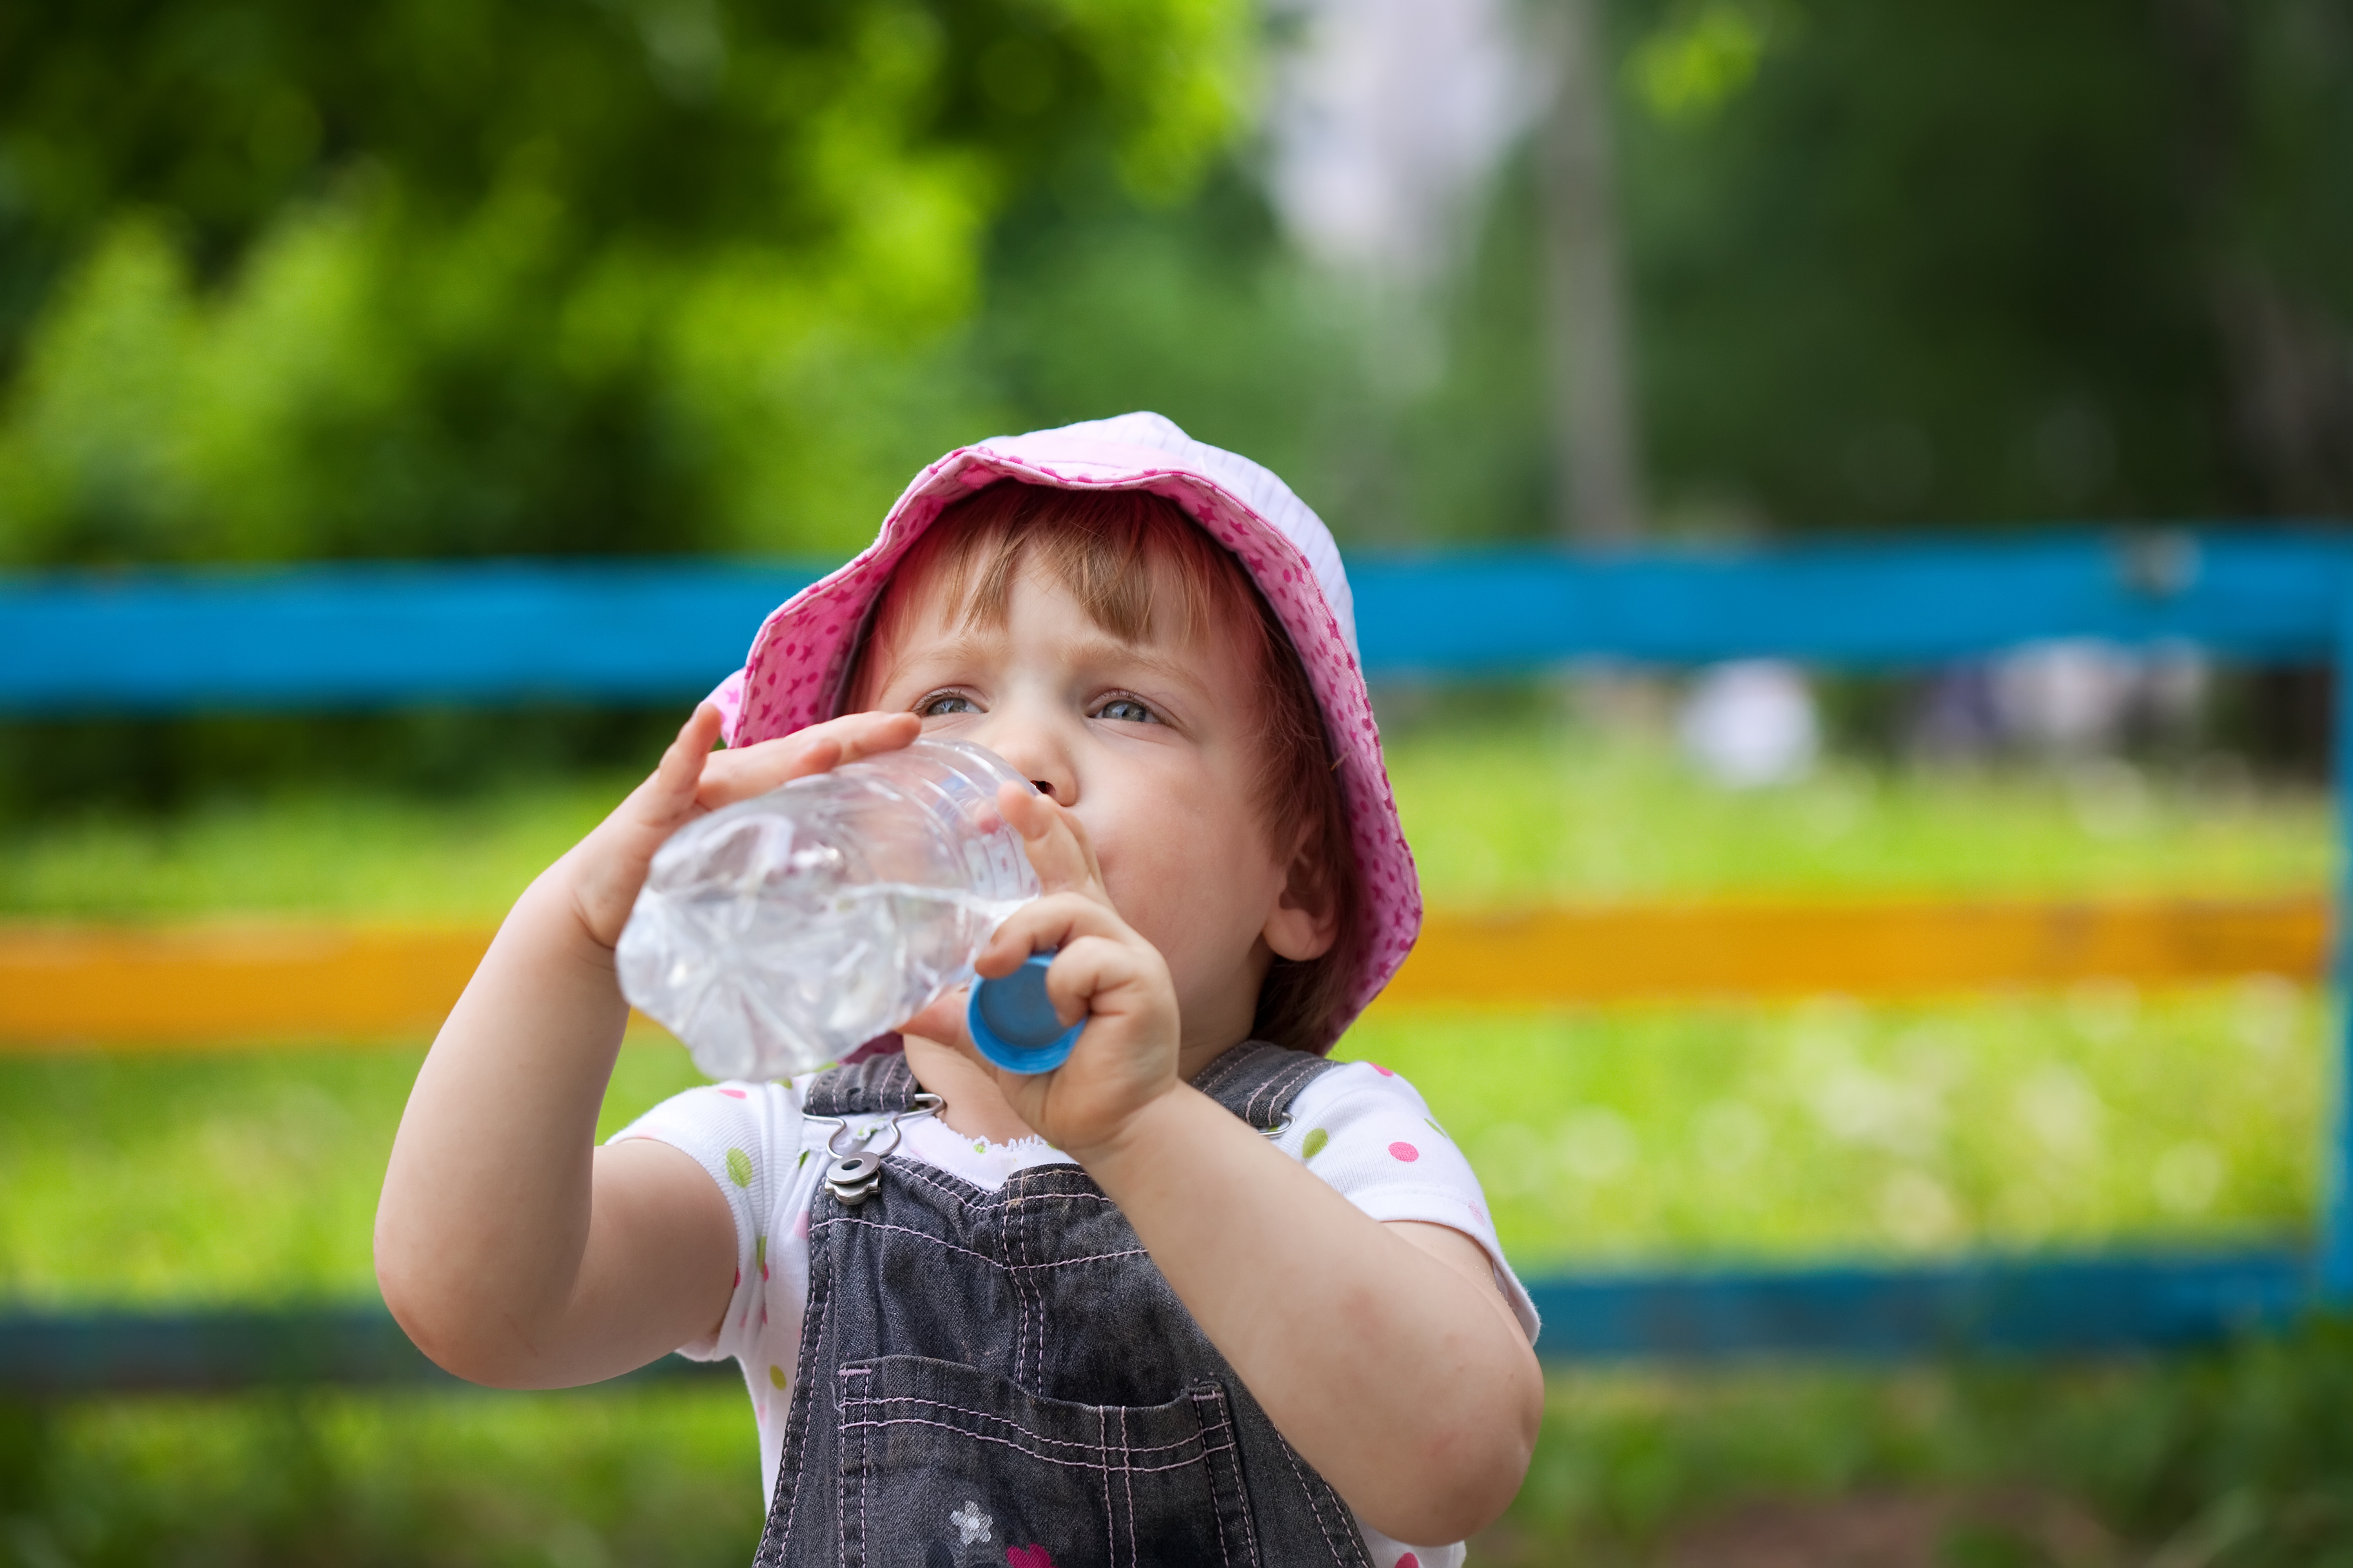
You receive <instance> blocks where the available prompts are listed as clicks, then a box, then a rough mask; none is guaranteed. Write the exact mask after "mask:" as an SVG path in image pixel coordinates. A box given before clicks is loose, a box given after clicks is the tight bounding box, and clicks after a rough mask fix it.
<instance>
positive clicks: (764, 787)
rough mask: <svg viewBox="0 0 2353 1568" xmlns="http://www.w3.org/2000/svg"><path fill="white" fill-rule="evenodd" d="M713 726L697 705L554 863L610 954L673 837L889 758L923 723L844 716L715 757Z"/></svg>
mask: <svg viewBox="0 0 2353 1568" xmlns="http://www.w3.org/2000/svg"><path fill="white" fill-rule="evenodd" d="M719 728H720V717H719V710H718V709H717V708H716V707H714V706H712V704H711V703H708V702H705V703H702V705H701V706H699V707H697V708H696V709H695V710H694V715H693V717H692V718H690V719H689V720H687V721H686V723H685V726H684V727H683V728H681V730H680V731H679V732H678V739H677V740H675V741H673V742H670V750H668V751H666V752H663V753H662V759H661V763H660V764H659V766H658V767H656V768H655V769H654V771H653V773H651V775H649V777H648V778H647V780H646V782H645V783H643V784H639V785H638V787H637V788H636V789H634V790H631V791H630V792H629V795H628V799H626V800H624V801H622V802H621V804H620V805H617V806H616V807H615V808H614V809H613V815H612V816H608V817H607V818H606V819H605V820H604V821H603V822H601V823H599V824H598V825H597V826H596V828H595V830H594V831H592V832H591V833H590V834H589V835H588V837H586V838H584V839H582V840H581V841H580V842H579V843H578V844H577V845H575V846H574V847H573V848H572V850H571V852H570V853H569V854H567V855H565V857H564V858H563V859H561V860H559V861H557V862H556V866H555V869H556V870H557V872H558V873H559V874H560V875H561V876H563V877H564V879H565V882H566V884H567V886H568V889H569V893H570V898H571V904H572V911H573V914H574V916H575V918H577V919H578V921H579V922H580V927H581V929H582V931H585V932H586V934H587V936H588V938H589V939H590V940H591V941H592V942H596V944H597V945H599V946H600V947H605V948H608V949H609V948H611V947H612V946H613V945H614V944H615V943H616V942H619V941H620V940H621V928H622V927H623V926H624V925H626V924H628V919H629V910H631V909H632V908H633V907H634V906H635V905H636V903H637V901H638V889H640V888H642V887H644V886H645V881H646V868H648V867H649V866H650V865H651V864H652V863H653V858H654V851H655V850H657V849H659V848H660V847H662V845H663V843H664V842H665V841H666V840H667V839H668V838H669V837H670V835H671V834H673V833H675V832H677V831H678V830H679V829H680V828H681V827H683V826H686V825H687V824H688V823H690V822H691V821H693V820H694V819H695V818H696V817H698V816H702V815H703V814H705V813H706V812H712V811H716V810H718V809H719V808H720V807H721V806H723V805H733V804H734V803H735V802H737V801H739V800H749V799H751V798H752V797H753V796H754V795H765V794H766V793H767V792H768V791H770V790H772V789H775V788H776V787H777V786H779V785H781V784H789V783H791V782H792V781H793V780H795V779H797V778H807V776H808V775H809V774H811V773H825V772H827V771H828V770H830V769H833V768H837V767H839V766H840V765H841V764H842V763H851V762H856V761H857V760H858V759H859V758H860V757H871V756H874V755H876V754H877V753H879V752H895V751H897V750H898V749H899V748H900V747H902V746H904V745H906V744H907V743H908V742H911V741H913V740H914V739H915V737H916V736H917V735H918V734H920V733H921V732H922V731H923V723H922V721H920V720H918V719H917V718H916V717H915V716H914V715H913V713H849V714H844V715H843V716H842V717H841V718H839V719H832V720H828V721H826V722H825V723H822V724H812V725H810V726H809V727H808V728H807V729H806V730H801V731H796V732H794V733H792V734H790V735H786V736H784V737H783V738H781V739H779V740H775V741H763V742H760V743H759V744H757V745H754V746H746V747H744V749H743V750H741V751H726V752H713V751H712V749H711V748H712V745H714V744H715V743H716V742H718V740H719Z"/></svg>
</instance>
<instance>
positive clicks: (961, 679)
mask: <svg viewBox="0 0 2353 1568" xmlns="http://www.w3.org/2000/svg"><path fill="white" fill-rule="evenodd" d="M892 593H893V594H894V595H900V594H904V595H911V598H910V600H909V601H908V602H907V603H905V604H904V605H902V606H898V607H897V613H896V614H895V615H894V616H892V617H891V619H890V621H889V623H888V626H889V629H888V632H887V634H886V636H885V637H883V639H882V640H881V641H880V642H878V644H877V646H876V647H874V648H873V649H872V650H871V654H870V656H869V657H870V658H871V659H872V661H873V663H872V666H871V668H873V669H874V671H875V672H876V674H875V676H874V678H873V679H872V681H871V691H872V698H871V702H870V704H869V705H870V706H871V707H872V708H874V709H877V710H882V711H886V712H889V711H899V712H913V713H914V714H916V715H917V716H918V717H919V718H921V719H922V720H923V733H924V734H926V735H936V736H940V737H942V738H944V739H955V740H965V741H973V742H977V743H979V744H981V745H984V746H987V747H988V748H989V749H990V750H991V751H993V752H997V754H999V755H1000V756H1002V757H1004V758H1005V759H1006V760H1007V761H1008V762H1009V763H1012V764H1013V765H1014V766H1015V767H1016V768H1018V769H1020V770H1021V771H1022V772H1023V773H1026V774H1027V775H1028V776H1029V779H1030V780H1031V781H1032V782H1033V783H1035V784H1037V786H1038V787H1039V789H1040V790H1043V791H1045V792H1046V793H1048V794H1050V795H1052V796H1053V797H1054V799H1055V800H1056V801H1057V802H1059V803H1060V805H1063V806H1066V807H1068V808H1069V809H1070V810H1071V812H1072V813H1073V814H1074V815H1075V816H1077V817H1078V819H1079V821H1080V822H1081V824H1082V826H1084V827H1085V829H1086V831H1087V835H1088V837H1089V838H1090V839H1091V840H1092V843H1093V845H1094V848H1095V852H1096V854H1097V856H1098V858H1100V860H1101V863H1102V867H1103V882H1104V886H1105V889H1106V890H1107V891H1108V892H1109V893H1110V895H1111V899H1112V901H1113V904H1115V905H1116V906H1117V907H1118V910H1119V912H1120V914H1121V915H1122V916H1123V917H1124V919H1125V920H1126V921H1128V923H1129V924H1131V925H1133V926H1134V928H1135V930H1136V931H1137V932H1138V933H1139V934H1141V935H1142V936H1143V937H1144V938H1145V940H1146V941H1147V942H1151V943H1152V944H1153V946H1155V948H1157V949H1158V950H1159V951H1160V954H1161V956H1162V957H1163V958H1164V959H1165V960H1166V961H1167V963H1168V967H1169V972H1170V974H1171V977H1172V978H1173V979H1174V980H1175V982H1176V1000H1177V1005H1178V1007H1179V1008H1180V1009H1181V1012H1182V1017H1183V1026H1184V1037H1185V1044H1186V1045H1187V1047H1192V1046H1196V1045H1198V1044H1208V1043H1215V1044H1218V1045H1219V1046H1222V1045H1229V1044H1231V1043H1232V1042H1233V1041H1235V1040H1238V1039H1240V1038H1241V1037H1243V1036H1244V1035H1245V1034H1247V1032H1248V1030H1249V1028H1250V1021H1251V1016H1252V1014H1253V1011H1254V1009H1255V1006H1256V1002H1257V995H1258V988H1259V983H1260V982H1261V980H1262V979H1263V978H1264V975H1265V973H1266V968H1267V964H1268V963H1269V961H1270V958H1271V954H1272V953H1274V952H1281V953H1282V956H1284V957H1287V958H1307V957H1313V956H1314V955H1315V953H1316V952H1321V951H1322V949H1323V947H1324V945H1328V940H1329V939H1328V937H1326V938H1324V939H1323V940H1322V941H1317V940H1315V939H1314V937H1312V936H1311V937H1307V938H1303V937H1302V936H1301V935H1300V934H1299V933H1300V931H1302V930H1303V929H1305V927H1306V926H1309V925H1312V924H1313V922H1312V921H1306V922H1303V918H1302V917H1301V916H1300V914H1299V913H1298V911H1297V910H1285V909H1284V908H1283V890H1284V886H1285V881H1286V878H1285V870H1286V868H1287V865H1288V863H1289V861H1290V859H1291V853H1290V852H1291V850H1292V846H1291V845H1290V844H1289V843H1288V842H1285V843H1284V844H1282V846H1281V847H1280V851H1278V847H1277V846H1276V845H1275V843H1274V841H1273V835H1272V834H1271V832H1270V830H1269V827H1268V825H1267V824H1266V823H1265V822H1264V821H1263V820H1262V813H1261V810H1260V807H1259V804H1258V800H1257V792H1256V787H1255V786H1256V783H1257V779H1256V774H1257V769H1258V764H1259V762H1260V758H1259V755H1258V751H1257V747H1256V744H1255V742H1256V739H1257V736H1258V733H1259V729H1260V722H1261V721H1260V713H1259V706H1258V704H1259V698H1258V696H1257V693H1256V690H1255V687H1256V681H1255V679H1254V673H1255V672H1254V670H1253V669H1252V668H1251V667H1250V662H1249V659H1250V656H1249V654H1248V652H1247V649H1248V648H1249V647H1250V641H1249V639H1248V638H1247V637H1240V636H1234V635H1229V634H1230V632H1231V631H1234V630H1239V629H1240V628H1228V627H1224V626H1219V625H1218V624H1217V623H1216V622H1215V621H1214V620H1213V622H1212V624H1211V626H1209V627H1208V632H1207V635H1205V636H1203V637H1198V638H1186V637H1179V636H1172V635H1169V634H1166V633H1159V634H1157V635H1155V637H1153V638H1151V639H1149V640H1146V641H1145V642H1141V643H1134V644H1130V643H1124V642H1122V641H1120V640H1119V639H1118V638H1116V637H1113V636H1112V635H1111V634H1110V633H1108V632H1106V631H1104V630H1103V629H1102V628H1101V627H1099V626H1096V625H1095V624H1094V622H1093V621H1092V619H1090V618H1089V616H1088V615H1087V613H1086V611H1085V609H1084V608H1083V607H1082V605H1080V603H1079V601H1078V600H1077V599H1076V598H1075V597H1074V596H1073V595H1071V592H1070V590H1068V589H1067V588H1065V587H1063V586H1062V585H1061V584H1060V583H1059V582H1057V581H1056V580H1055V579H1054V578H1053V576H1052V575H1051V574H1049V573H1047V572H1045V571H1043V570H1041V569H1039V568H1038V567H1036V566H1035V565H1033V564H1032V563H1029V561H1027V560H1024V561H1023V562H1022V563H1020V565H1019V566H1018V569H1017V573H1016V575H1015V578H1014V582H1013V584H1012V590H1011V593H1010V595H1009V597H1008V615H1007V616H1006V624H1005V625H1004V626H1001V627H992V626H985V625H977V626H976V625H964V624H960V623H959V622H957V621H954V620H951V618H950V614H951V611H952V609H953V608H954V606H951V605H949V604H947V603H946V595H944V593H942V592H939V591H937V590H936V587H935V585H934V584H929V583H923V582H918V583H913V584H906V583H902V584H894V586H893V588H892ZM1162 618H1164V619H1166V618H1168V617H1162ZM1221 634H1225V635H1221ZM1303 945H1305V946H1309V947H1312V951H1293V950H1294V949H1298V948H1301V947H1302V946H1303Z"/></svg>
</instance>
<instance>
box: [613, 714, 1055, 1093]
mask: <svg viewBox="0 0 2353 1568" xmlns="http://www.w3.org/2000/svg"><path fill="white" fill-rule="evenodd" d="M1002 784H1021V785H1022V786H1023V787H1024V788H1027V787H1029V780H1028V779H1026V778H1024V777H1022V775H1021V774H1020V773H1018V772H1016V771H1015V770H1014V769H1013V768H1012V767H1010V766H1008V764H1007V763H1006V762H1005V760H1004V759H1003V758H1002V757H999V756H998V755H997V753H996V752H991V751H989V750H987V748H985V747H981V746H976V745H972V744H970V743H969V742H963V741H917V742H915V743H914V744H913V745H911V746H909V747H907V748H906V749H905V750H903V751H897V752H884V753H882V754H881V755H880V756H876V757H871V758H868V759H866V760H865V761H863V762H857V763H845V764H844V765H842V766H841V767H839V768H836V769H834V770H833V771H832V772H830V773H818V774H816V775H814V776H812V777H809V778H805V779H796V780H794V781H793V782H792V783H791V784H786V785H785V786H784V787H783V788H782V789H779V790H774V791H771V792H770V793H769V794H767V795H761V796H759V797H758V798H757V799H754V800H747V801H741V802H738V803H737V804H736V805H730V806H724V807H722V808H721V809H720V810H717V811H714V812H712V814H711V815H710V816H705V817H702V818H699V819H697V820H696V821H694V822H691V823H689V824H688V825H687V826H684V827H682V828H681V829H679V830H678V832H676V833H675V834H672V835H671V836H670V841H669V842H668V843H666V844H664V845H663V846H662V847H661V848H660V849H659V850H658V851H657V852H656V853H655V855H654V858H653V866H652V868H651V869H650V870H649V872H648V874H647V877H646V885H645V888H644V890H643V891H641V892H639V893H638V901H637V906H636V908H634V909H633V910H630V912H629V922H628V926H627V927H626V928H625V929H624V930H623V931H622V932H621V941H620V945H619V948H618V950H617V959H618V964H619V969H620V979H621V994H623V995H625V996H627V997H628V999H629V1001H630V1003H631V1004H632V1005H635V1006H636V1007H637V1008H638V1010H639V1011H641V1012H643V1013H645V1014H646V1015H647V1016H649V1017H651V1018H654V1019H656V1020H657V1021H659V1023H661V1024H662V1025H663V1026H666V1027H668V1028H669V1029H670V1032H671V1033H672V1034H675V1035H676V1036H678V1037H679V1038H680V1039H681V1040H683V1041H685V1042H686V1047H687V1049H688V1051H689V1052H690V1053H691V1055H692V1056H693V1058H694V1065H695V1066H696V1067H698V1068H701V1069H702V1071H703V1072H704V1073H706V1074H707V1075H709V1076H710V1077H712V1078H715V1079H731V1078H732V1079H774V1078H786V1077H789V1076H791V1075H793V1074H796V1073H803V1072H808V1071H811V1070H813V1069H815V1068H819V1067H822V1066H824V1065H825V1064H826V1063H828V1062H830V1061H836V1060H839V1058H842V1057H845V1056H847V1055H849V1053H850V1052H851V1051H853V1050H856V1049H857V1048H858V1047H860V1046H861V1045H863V1044H865V1043H866V1042H867V1041H868V1040H871V1039H872V1038H874V1037H876V1036H878V1035H881V1034H883V1033H885V1032H886V1031H888V1030H891V1029H894V1028H897V1027H898V1026H900V1025H901V1024H903V1023H904V1022H906V1021H907V1020H908V1019H909V1018H911V1017H913V1016H915V1015H916V1014H917V1013H920V1012H922V1011H923V1009H924V1008H925V1007H928V1006H930V1005H932V1004H933V1003H934V1002H936V1001H938V1000H939V999H940V998H941V997H942V996H944V995H945V994H947V993H949V992H950V991H953V990H955V988H956V987H957V986H959V985H963V984H968V983H970V981H971V980H972V978H973V972H972V963H973V960H974V959H975V958H976V957H977V956H978V955H979V952H980V949H981V946H982V944H983V943H984V942H987V940H988V936H989V933H990V932H992V931H995V930H996V929H997V924H998V922H999V921H1003V920H1004V918H1005V917H1006V916H1007V915H1008V914H1010V913H1011V912H1012V911H1013V910H1015V909H1017V908H1018V907H1019V906H1020V905H1021V904H1022V903H1023V902H1025V901H1027V900H1029V899H1033V898H1035V897H1037V895H1038V879H1037V875H1036V873H1034V872H1033V871H1031V869H1030V868H1029V856H1028V855H1027V854H1026V853H1024V851H1023V849H1022V847H1021V837H1020V835H1019V834H1018V833H1017V832H1015V831H1014V829H1013V828H1012V826H1010V825H1009V824H1008V823H1007V822H1006V821H1005V819H1004V818H1003V817H1002V816H1000V815H999V814H998V812H997V789H998V786H1000V785H1002Z"/></svg>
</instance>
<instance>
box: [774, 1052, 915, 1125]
mask: <svg viewBox="0 0 2353 1568" xmlns="http://www.w3.org/2000/svg"><path fill="white" fill-rule="evenodd" d="M922 1092H923V1089H922V1087H921V1086H920V1085H918V1084H917V1083H916V1082H915V1075H914V1074H913V1072H912V1071H910V1070H909V1069H908V1067H907V1058H906V1056H905V1055H904V1054H903V1053H902V1052H899V1051H892V1052H891V1053H890V1054H889V1055H887V1056H873V1057H869V1058H866V1059H865V1060H864V1061H861V1062H852V1063H849V1064H847V1065H845V1066H842V1067H838V1068H828V1069H827V1070H826V1071H824V1072H821V1073H819V1074H818V1075H817V1077H815V1078H813V1079H810V1080H809V1086H808V1089H807V1091H806V1092H805V1093H804V1094H803V1095H802V1097H801V1113H802V1114H803V1115H805V1116H880V1115H882V1114H885V1113H887V1112H889V1111H893V1110H906V1109H907V1108H908V1106H910V1105H912V1104H913V1103H914V1099H915V1096H917V1095H918V1094H921V1093H922Z"/></svg>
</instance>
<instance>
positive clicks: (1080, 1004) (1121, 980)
mask: <svg viewBox="0 0 2353 1568" xmlns="http://www.w3.org/2000/svg"><path fill="white" fill-rule="evenodd" d="M1142 971H1143V965H1142V964H1141V963H1138V962H1137V955H1136V953H1135V952H1134V951H1133V950H1132V949H1130V948H1129V947H1128V946H1127V945H1126V944H1125V943H1124V942H1113V941H1111V940H1110V939H1108V938H1105V937H1100V936H1085V937H1080V938H1079V939H1077V940H1076V941H1074V942H1068V943H1066V944H1065V945H1064V946H1063V948H1062V951H1061V952H1058V953H1056V954H1055V955H1054V962H1053V963H1050V964H1048V965H1047V966H1046V996H1047V999H1048V1000H1049V1001H1050V1002H1052V1003H1053V1004H1054V1016H1055V1017H1057V1018H1059V1019H1060V1020H1061V1021H1062V1023H1063V1025H1064V1026H1069V1025H1071V1024H1075V1023H1077V1022H1078V1021H1079V1020H1080V1019H1082V1018H1084V1017H1085V1016H1087V1015H1088V1014H1089V1013H1091V1012H1092V1011H1094V1010H1095V1009H1094V1005H1095V1003H1096V1002H1097V1001H1098V1000H1101V999H1103V998H1104V997H1105V996H1106V994H1110V993H1115V992H1117V991H1118V990H1119V988H1120V987H1122V986H1124V985H1127V984H1131V983H1133V982H1134V980H1136V979H1137V978H1138V977H1139V976H1140V974H1141V973H1142ZM1118 1010H1119V1009H1117V1008H1114V1009H1113V1011H1118Z"/></svg>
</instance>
